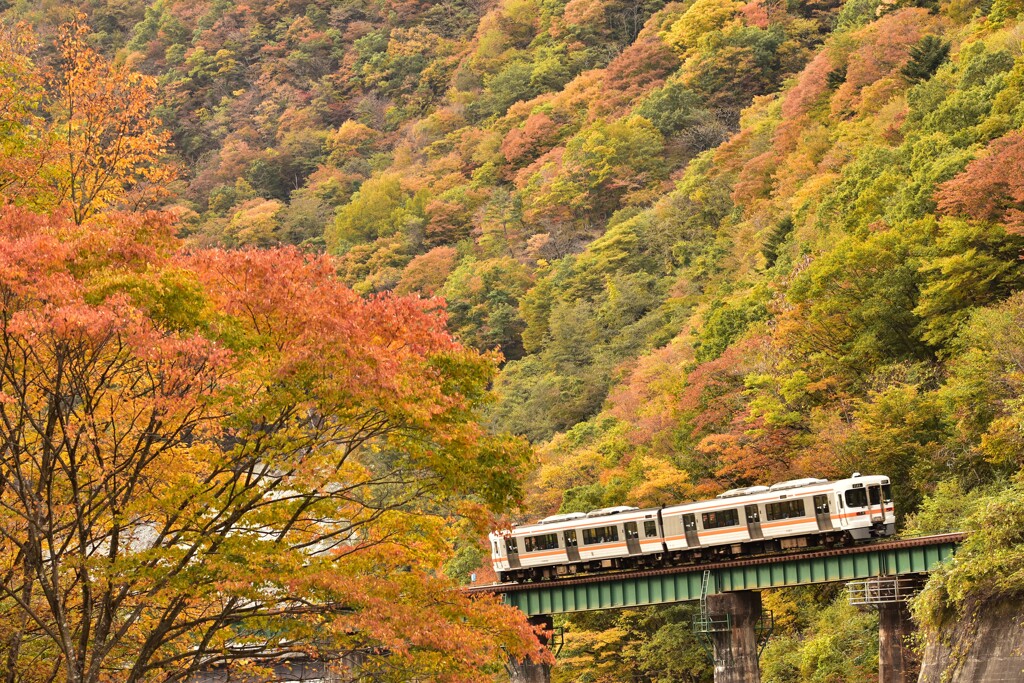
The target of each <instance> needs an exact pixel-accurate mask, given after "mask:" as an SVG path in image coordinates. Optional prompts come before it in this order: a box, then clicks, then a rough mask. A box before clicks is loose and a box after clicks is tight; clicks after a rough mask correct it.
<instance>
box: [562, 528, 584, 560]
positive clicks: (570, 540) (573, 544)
mask: <svg viewBox="0 0 1024 683" xmlns="http://www.w3.org/2000/svg"><path fill="white" fill-rule="evenodd" d="M562 537H563V538H564V540H565V554H566V556H567V557H568V558H569V561H570V562H579V561H580V544H579V541H577V540H576V530H575V529H568V530H567V531H566V532H565V533H564V534H562Z"/></svg>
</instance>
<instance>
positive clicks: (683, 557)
mask: <svg viewBox="0 0 1024 683" xmlns="http://www.w3.org/2000/svg"><path fill="white" fill-rule="evenodd" d="M895 530H896V512H895V505H894V504H893V500H892V486H891V484H890V482H889V478H888V477H887V476H882V475H870V476H869V475H863V476H862V475H861V474H860V473H859V472H855V473H853V474H852V475H851V476H850V477H849V478H847V479H840V480H838V481H829V480H827V479H814V478H809V479H795V480H792V481H783V482H779V483H777V484H773V485H771V486H749V487H745V488H739V489H733V490H731V491H726V492H724V493H722V494H719V495H718V496H717V497H716V498H714V499H713V500H702V501H695V502H690V503H683V504H679V505H671V506H667V507H666V506H663V507H659V508H648V509H640V508H636V507H628V506H617V507H609V508H602V509H600V510H592V511H591V512H586V513H584V512H573V513H564V514H557V515H553V516H551V517H546V518H544V519H542V520H540V521H539V522H536V523H534V524H530V525H527V526H515V525H513V526H512V527H511V528H507V529H500V530H497V531H494V532H492V533H491V534H489V536H488V538H489V540H490V543H491V561H492V565H493V566H494V571H495V573H496V574H497V576H498V580H499V581H500V582H502V583H506V582H509V581H515V582H518V583H521V582H524V581H542V580H548V579H554V578H569V577H572V576H574V575H578V574H586V573H593V572H601V571H609V570H617V569H642V568H655V567H666V566H676V565H683V564H696V563H701V562H709V561H714V560H724V559H728V558H735V557H743V556H748V555H762V554H768V553H773V552H786V551H791V550H793V549H795V548H806V547H819V546H820V547H836V546H845V545H849V544H851V543H855V542H860V541H867V540H870V539H873V538H880V537H885V536H891V535H892V534H893V533H895Z"/></svg>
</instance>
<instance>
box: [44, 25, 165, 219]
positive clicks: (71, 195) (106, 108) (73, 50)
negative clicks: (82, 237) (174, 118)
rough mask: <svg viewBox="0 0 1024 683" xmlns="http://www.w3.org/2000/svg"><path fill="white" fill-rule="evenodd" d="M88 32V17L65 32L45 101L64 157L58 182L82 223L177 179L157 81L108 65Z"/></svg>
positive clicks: (59, 196)
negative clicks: (157, 109)
mask: <svg viewBox="0 0 1024 683" xmlns="http://www.w3.org/2000/svg"><path fill="white" fill-rule="evenodd" d="M88 33H89V28H88V26H86V25H85V23H84V22H83V18H82V17H79V19H77V20H75V21H73V22H71V23H69V24H66V25H64V26H62V27H61V29H60V32H59V38H58V40H57V49H58V55H59V63H58V66H57V68H56V69H55V70H54V72H53V73H52V75H51V77H50V82H49V88H48V90H49V94H48V96H47V98H46V101H45V104H44V106H45V107H46V109H47V110H48V113H49V115H50V117H51V119H52V126H53V134H54V136H55V142H56V143H57V144H59V145H60V147H59V148H58V150H57V151H58V154H59V157H60V158H61V160H62V161H61V163H60V164H59V165H58V166H57V168H56V169H54V172H53V185H54V187H55V190H56V194H57V199H58V201H59V202H61V203H63V204H66V205H67V206H68V208H69V210H70V212H71V216H72V217H73V218H74V221H75V222H76V223H82V222H83V221H84V220H85V219H86V218H88V217H89V216H91V215H93V214H94V213H95V212H96V211H97V210H99V209H101V208H103V207H105V206H109V205H112V204H116V203H118V202H120V201H122V200H123V199H124V198H125V197H126V194H127V193H128V192H129V191H130V190H132V189H141V188H142V187H143V186H145V185H159V184H161V183H165V182H167V181H168V180H170V179H171V178H172V177H173V175H174V171H173V169H172V168H171V167H169V166H168V165H166V164H165V163H163V157H164V154H165V152H166V147H167V143H168V141H169V139H170V133H169V132H167V131H164V130H161V129H160V122H159V120H158V119H157V118H156V117H155V116H154V115H153V113H152V112H153V108H154V106H155V105H156V80H155V79H154V78H152V77H150V76H143V75H142V74H138V73H135V72H133V71H131V70H130V69H128V68H127V67H124V66H119V65H116V64H112V63H111V62H109V61H108V60H106V59H105V58H104V57H103V56H101V55H100V54H99V53H98V52H96V51H95V50H94V49H92V48H91V47H89V45H88V44H87V42H86V37H87V35H88Z"/></svg>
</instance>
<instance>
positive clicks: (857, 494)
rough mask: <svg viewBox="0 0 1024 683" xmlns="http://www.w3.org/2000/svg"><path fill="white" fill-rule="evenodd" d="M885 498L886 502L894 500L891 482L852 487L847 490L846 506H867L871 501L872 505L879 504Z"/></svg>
mask: <svg viewBox="0 0 1024 683" xmlns="http://www.w3.org/2000/svg"><path fill="white" fill-rule="evenodd" d="M883 500H884V501H885V502H886V503H891V502H892V486H891V485H889V484H882V485H881V486H868V487H865V488H859V489H850V490H849V491H847V492H846V507H851V508H866V507H868V504H869V502H870V504H871V505H878V504H880V503H881V502H882V501H883Z"/></svg>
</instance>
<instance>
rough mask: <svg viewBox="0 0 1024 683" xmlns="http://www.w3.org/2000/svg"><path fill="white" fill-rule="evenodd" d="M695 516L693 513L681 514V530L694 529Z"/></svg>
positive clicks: (695, 527) (695, 526) (695, 528)
mask: <svg viewBox="0 0 1024 683" xmlns="http://www.w3.org/2000/svg"><path fill="white" fill-rule="evenodd" d="M696 530H697V518H696V517H694V516H693V515H683V531H696Z"/></svg>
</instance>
